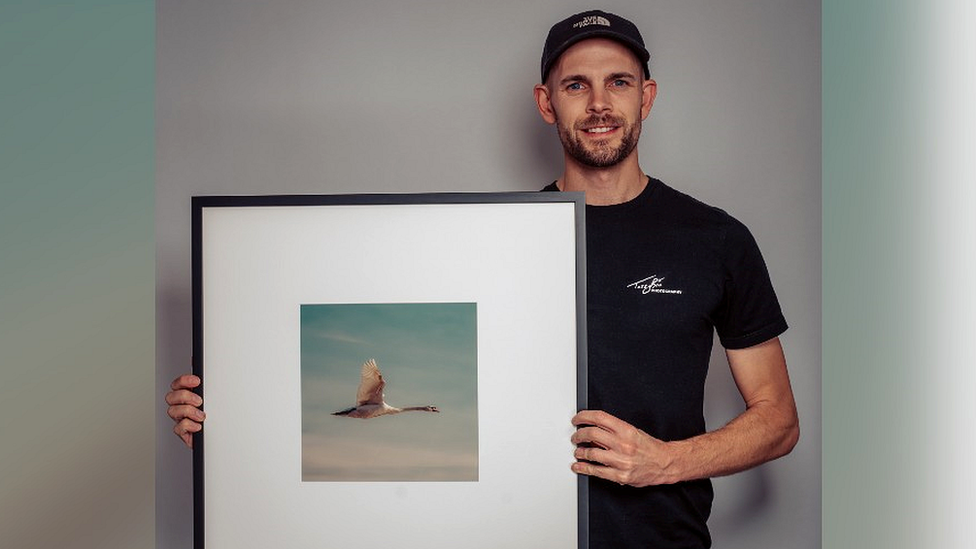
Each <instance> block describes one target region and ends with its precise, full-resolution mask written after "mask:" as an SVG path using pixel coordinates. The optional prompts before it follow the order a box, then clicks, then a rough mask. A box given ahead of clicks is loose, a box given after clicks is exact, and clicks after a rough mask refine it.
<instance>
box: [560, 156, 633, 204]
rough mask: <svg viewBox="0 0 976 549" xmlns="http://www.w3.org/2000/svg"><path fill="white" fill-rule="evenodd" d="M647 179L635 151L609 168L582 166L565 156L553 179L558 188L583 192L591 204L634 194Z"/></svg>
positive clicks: (612, 201)
mask: <svg viewBox="0 0 976 549" xmlns="http://www.w3.org/2000/svg"><path fill="white" fill-rule="evenodd" d="M635 152H636V151H635ZM647 181H648V180H647V176H646V175H644V172H643V171H641V169H640V165H639V164H638V162H637V154H632V155H630V156H629V157H627V158H625V159H624V160H623V161H622V162H620V163H619V164H617V165H615V166H610V167H608V168H592V167H589V166H583V165H581V164H579V163H578V162H576V161H575V160H574V159H572V158H568V157H567V158H566V169H565V171H564V172H563V176H562V177H560V178H559V179H557V180H556V186H557V187H558V188H559V190H561V191H583V192H585V193H586V203H587V204H588V205H590V206H612V205H614V204H623V203H624V202H628V201H630V200H633V199H634V198H636V197H637V195H639V194H640V193H641V192H643V191H644V187H646V186H647Z"/></svg>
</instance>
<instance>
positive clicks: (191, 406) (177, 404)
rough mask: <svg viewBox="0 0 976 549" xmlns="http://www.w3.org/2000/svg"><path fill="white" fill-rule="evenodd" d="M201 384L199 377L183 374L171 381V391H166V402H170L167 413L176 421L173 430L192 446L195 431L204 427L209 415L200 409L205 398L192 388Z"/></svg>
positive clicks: (185, 442)
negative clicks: (204, 421) (203, 423)
mask: <svg viewBox="0 0 976 549" xmlns="http://www.w3.org/2000/svg"><path fill="white" fill-rule="evenodd" d="M199 386H200V378H199V377H197V376H195V375H193V374H183V375H181V376H180V377H178V378H176V379H174V380H173V383H170V392H168V393H166V404H169V409H168V410H167V411H166V413H168V414H169V417H171V418H173V421H175V422H176V425H174V426H173V432H174V433H176V436H178V437H180V438H181V439H182V440H183V443H184V444H186V445H187V446H188V447H190V448H193V433H196V432H197V431H199V430H200V429H203V425H202V422H203V420H204V418H206V417H207V415H206V414H204V413H203V410H201V409H200V406H201V405H202V404H203V398H201V397H200V395H198V394H196V393H194V392H193V391H192V390H191V389H193V388H195V387H199Z"/></svg>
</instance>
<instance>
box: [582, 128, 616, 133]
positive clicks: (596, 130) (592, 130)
mask: <svg viewBox="0 0 976 549" xmlns="http://www.w3.org/2000/svg"><path fill="white" fill-rule="evenodd" d="M611 130H613V128H609V127H606V126H603V127H600V128H589V129H587V130H586V132H587V133H607V132H608V131H611Z"/></svg>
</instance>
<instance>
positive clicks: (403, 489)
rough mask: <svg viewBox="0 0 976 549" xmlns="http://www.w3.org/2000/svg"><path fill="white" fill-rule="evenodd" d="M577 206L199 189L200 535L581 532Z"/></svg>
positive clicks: (512, 543)
mask: <svg viewBox="0 0 976 549" xmlns="http://www.w3.org/2000/svg"><path fill="white" fill-rule="evenodd" d="M583 204H584V203H583V196H582V193H464V194H398V195H300V196H224V197H217V196H209V197H194V199H193V372H194V373H195V374H196V375H198V376H200V377H201V378H202V380H203V384H202V385H201V387H200V389H199V392H200V394H201V395H202V396H203V398H204V409H205V411H206V413H207V420H206V423H205V426H204V429H203V431H202V432H201V433H198V434H197V435H196V438H195V440H194V455H193V459H194V479H193V481H194V547H195V548H196V549H203V548H204V547H206V548H207V549H224V548H228V549H231V548H232V549H239V548H240V547H288V548H290V549H300V548H316V549H320V548H322V547H396V548H424V549H437V548H445V549H447V548H450V549H455V548H457V547H465V548H467V549H478V548H484V549H496V548H498V547H560V548H568V547H576V548H586V546H587V542H586V540H587V533H588V532H587V520H586V513H587V489H586V486H587V485H586V481H585V480H584V479H581V478H577V476H576V475H575V474H574V473H573V472H572V471H571V470H570V464H571V463H572V462H573V461H574V460H573V446H572V444H571V443H570V436H571V434H572V432H573V426H572V425H571V424H570V418H572V416H573V415H574V414H575V413H576V411H577V410H579V409H581V408H585V406H586V402H585V400H586V321H585V318H586V307H585V268H584V267H585V250H584V243H585V237H584V211H585V208H584V205H583Z"/></svg>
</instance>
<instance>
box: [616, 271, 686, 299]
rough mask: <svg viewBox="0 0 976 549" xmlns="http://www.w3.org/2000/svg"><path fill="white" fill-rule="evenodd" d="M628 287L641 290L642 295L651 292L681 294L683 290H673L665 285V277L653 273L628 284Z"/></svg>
mask: <svg viewBox="0 0 976 549" xmlns="http://www.w3.org/2000/svg"><path fill="white" fill-rule="evenodd" d="M627 287H628V288H634V289H635V290H640V292H641V294H642V295H647V294H649V293H655V294H680V293H682V292H681V290H671V289H668V288H665V287H664V277H663V276H662V277H658V276H657V275H651V276H649V277H647V278H645V279H643V280H638V281H637V282H631V283H630V284H628V285H627Z"/></svg>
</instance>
